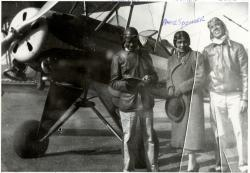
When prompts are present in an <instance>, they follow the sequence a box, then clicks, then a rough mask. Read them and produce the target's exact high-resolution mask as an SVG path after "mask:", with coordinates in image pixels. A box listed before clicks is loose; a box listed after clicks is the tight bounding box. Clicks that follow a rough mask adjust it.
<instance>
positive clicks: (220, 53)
mask: <svg viewBox="0 0 250 173" xmlns="http://www.w3.org/2000/svg"><path fill="white" fill-rule="evenodd" d="M208 28H209V30H210V38H211V41H212V43H211V44H209V45H208V46H207V47H205V48H204V51H203V55H204V58H205V68H206V73H207V75H208V87H209V88H208V89H209V94H210V106H211V107H210V108H211V109H210V110H211V115H212V117H211V125H212V127H213V130H214V133H215V137H216V141H217V147H216V151H215V152H216V160H217V161H216V167H215V171H222V172H224V171H229V170H228V169H229V167H228V163H227V161H226V160H227V159H226V155H225V151H226V150H225V147H226V144H227V141H228V139H227V138H228V137H227V136H228V135H227V134H228V130H227V128H226V127H228V125H229V124H230V122H229V121H228V120H229V119H230V120H231V122H232V125H233V131H234V135H235V138H236V144H237V151H238V155H239V169H240V170H241V171H242V172H245V171H246V170H247V163H248V162H247V120H246V119H247V100H248V98H247V95H248V82H247V80H248V62H247V61H248V57H247V53H246V51H245V49H244V47H243V46H242V44H240V43H237V42H235V41H232V40H230V39H229V36H228V30H227V28H226V26H225V24H224V23H223V21H222V20H220V19H219V18H217V17H214V18H212V19H211V20H210V21H209V22H208Z"/></svg>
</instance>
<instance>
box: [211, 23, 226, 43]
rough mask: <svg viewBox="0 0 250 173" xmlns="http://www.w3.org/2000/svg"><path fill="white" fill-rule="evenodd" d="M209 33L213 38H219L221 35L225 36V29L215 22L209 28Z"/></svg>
mask: <svg viewBox="0 0 250 173" xmlns="http://www.w3.org/2000/svg"><path fill="white" fill-rule="evenodd" d="M209 29H210V32H211V33H212V35H213V37H214V38H218V39H219V38H221V37H222V36H223V35H225V29H224V27H223V26H222V24H221V23H219V22H215V23H213V24H212V25H211V26H210V28H209Z"/></svg>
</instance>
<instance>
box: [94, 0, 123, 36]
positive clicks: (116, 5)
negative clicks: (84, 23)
mask: <svg viewBox="0 0 250 173" xmlns="http://www.w3.org/2000/svg"><path fill="white" fill-rule="evenodd" d="M119 4H120V2H117V3H116V4H115V5H114V7H113V8H112V10H111V11H110V12H109V14H108V15H107V16H106V17H105V19H104V20H103V21H102V22H101V23H100V24H99V25H98V26H97V27H96V28H95V31H98V30H99V29H100V28H101V27H102V26H103V25H104V24H105V23H106V22H107V20H108V19H109V18H110V17H111V15H112V14H113V13H114V12H115V11H116V10H117V9H118V8H119Z"/></svg>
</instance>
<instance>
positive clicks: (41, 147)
mask: <svg viewBox="0 0 250 173" xmlns="http://www.w3.org/2000/svg"><path fill="white" fill-rule="evenodd" d="M38 128H39V121H36V120H29V121H26V122H24V123H23V124H22V125H21V126H20V127H19V128H18V129H17V130H16V131H15V133H14V150H15V152H16V153H17V154H18V155H19V156H20V157H21V158H36V157H39V156H41V155H43V154H44V153H45V152H46V150H47V148H48V145H49V138H46V139H44V140H43V141H39V136H38V130H39V132H40V133H39V134H44V133H43V132H44V130H43V129H38Z"/></svg>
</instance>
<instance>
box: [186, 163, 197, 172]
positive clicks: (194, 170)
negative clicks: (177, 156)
mask: <svg viewBox="0 0 250 173" xmlns="http://www.w3.org/2000/svg"><path fill="white" fill-rule="evenodd" d="M199 170H200V164H199V163H196V165H195V166H194V168H193V169H191V170H188V172H199Z"/></svg>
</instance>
